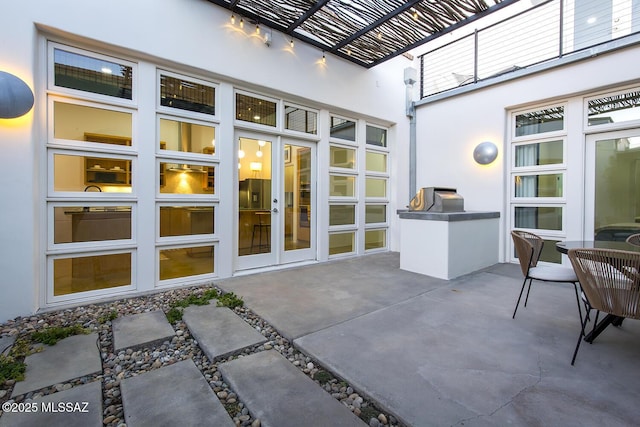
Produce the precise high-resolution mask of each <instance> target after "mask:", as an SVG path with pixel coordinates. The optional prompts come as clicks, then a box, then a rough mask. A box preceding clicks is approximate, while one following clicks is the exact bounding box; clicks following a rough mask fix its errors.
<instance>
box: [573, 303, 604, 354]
mask: <svg viewBox="0 0 640 427" xmlns="http://www.w3.org/2000/svg"><path fill="white" fill-rule="evenodd" d="M578 307H580V302H579V301H578ZM580 311H582V310H580ZM589 311H590V310H589ZM589 311H587V312H586V313H585V316H584V321H583V320H582V315H580V334H579V335H578V343H577V344H576V349H575V350H574V351H573V358H571V366H573V364H574V363H575V361H576V356H577V355H578V349H579V348H580V343H581V342H582V338H583V337H584V336H585V334H584V327H585V326H587V322H588V321H589V320H588V316H589ZM597 316H598V315H597V314H596V317H597Z"/></svg>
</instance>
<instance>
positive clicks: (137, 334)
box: [112, 310, 175, 351]
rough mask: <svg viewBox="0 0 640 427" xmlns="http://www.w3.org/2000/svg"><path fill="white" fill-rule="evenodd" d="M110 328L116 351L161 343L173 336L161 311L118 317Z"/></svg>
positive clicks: (173, 332) (171, 329)
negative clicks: (111, 328)
mask: <svg viewBox="0 0 640 427" xmlns="http://www.w3.org/2000/svg"><path fill="white" fill-rule="evenodd" d="M112 327H113V347H114V349H115V350H116V351H118V350H121V349H123V348H132V347H139V346H141V345H144V344H149V343H153V342H156V341H163V340H166V339H169V338H171V337H173V336H174V335H175V331H174V330H173V327H171V325H170V324H169V321H168V320H167V317H166V316H165V314H164V312H162V311H161V310H157V311H150V312H148V313H141V314H133V315H131V316H123V317H118V318H117V319H115V320H114V321H113V322H112Z"/></svg>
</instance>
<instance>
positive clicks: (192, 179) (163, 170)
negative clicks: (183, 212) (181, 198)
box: [160, 163, 215, 194]
mask: <svg viewBox="0 0 640 427" xmlns="http://www.w3.org/2000/svg"><path fill="white" fill-rule="evenodd" d="M214 184H215V167H213V166H203V165H188V164H177V163H160V193H165V194H166V193H170V194H214V193H215V188H214Z"/></svg>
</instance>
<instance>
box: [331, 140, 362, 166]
mask: <svg viewBox="0 0 640 427" xmlns="http://www.w3.org/2000/svg"><path fill="white" fill-rule="evenodd" d="M329 150H330V151H331V164H330V166H331V167H334V168H346V169H355V167H356V150H355V149H351V148H345V147H337V146H335V145H332V146H331V148H330V149H329Z"/></svg>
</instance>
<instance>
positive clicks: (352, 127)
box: [329, 116, 356, 141]
mask: <svg viewBox="0 0 640 427" xmlns="http://www.w3.org/2000/svg"><path fill="white" fill-rule="evenodd" d="M329 134H330V136H331V138H339V139H346V140H347V141H355V140H356V122H354V121H352V120H347V119H343V118H341V117H335V116H331V128H330V129H329Z"/></svg>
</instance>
